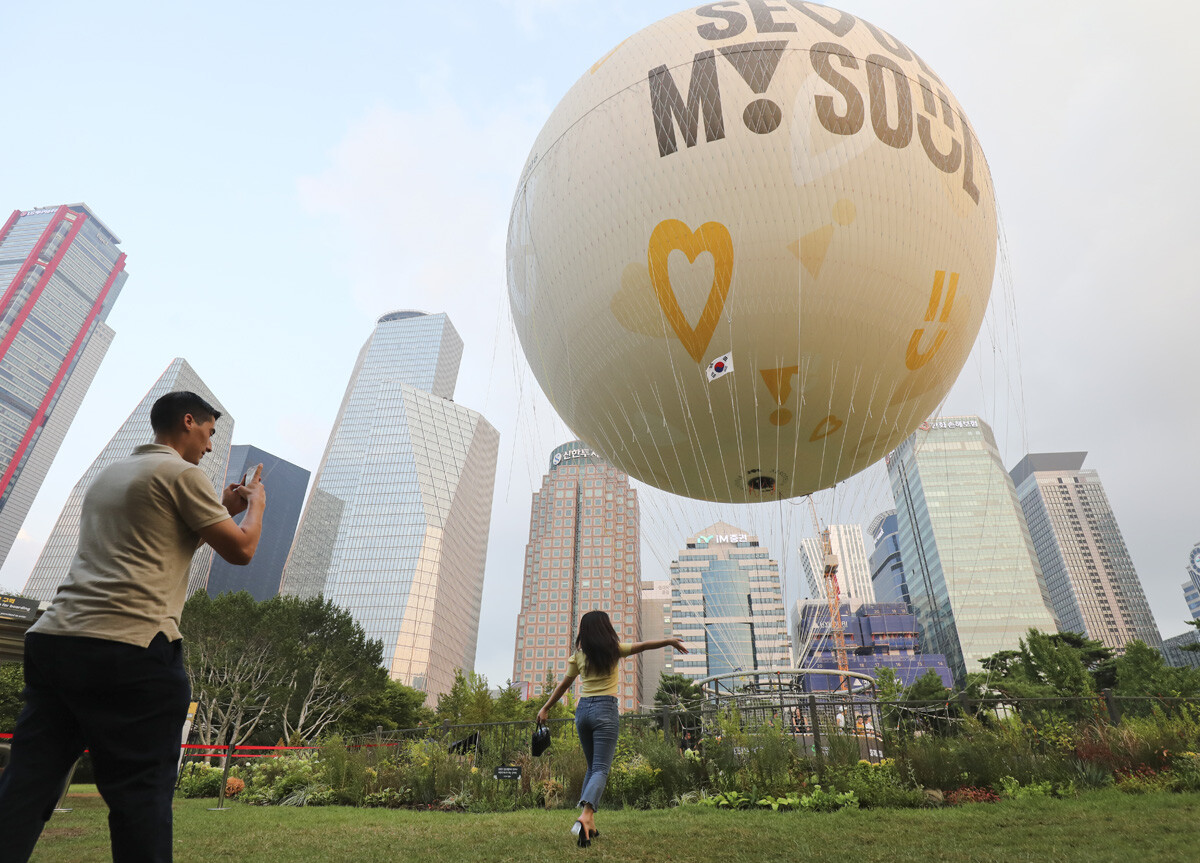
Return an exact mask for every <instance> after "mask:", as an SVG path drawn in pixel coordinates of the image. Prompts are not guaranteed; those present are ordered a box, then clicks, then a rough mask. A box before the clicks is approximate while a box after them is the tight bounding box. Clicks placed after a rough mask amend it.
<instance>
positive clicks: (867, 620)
mask: <svg viewBox="0 0 1200 863" xmlns="http://www.w3.org/2000/svg"><path fill="white" fill-rule="evenodd" d="M839 614H840V616H841V620H842V631H843V634H844V637H845V640H846V654H847V656H846V660H847V665H848V670H849V671H856V672H859V673H861V674H869V675H871V676H872V677H874V676H875V674H876V672H877V670H878V669H880V668H890V669H892V670H893V671H894V672H895V673H896V678H897V679H898V680H899V681H900V683H901V684H903V685H904V686H911V685H912V684H913V683H915V682H916V681H917V680H919V679H920V678H921V677H924V676H925V675H926V674H927V673H928V672H929V671H930V670H933V671H936V672H937V675H938V677H940V678H941V680H942V685H944V686H950V685H951V684H952V682H953V675H952V674H951V672H950V666H949V665H948V664H947V663H946V657H945V656H944V655H942V654H940V653H924V654H922V653H918V652H917V619H916V617H914V616H913V615H912V614H911V613H910V612H909V610H908V606H906V605H904V604H903V603H900V602H878V603H865V604H861V605H860V604H857V603H848V602H843V603H841V605H840V606H839ZM792 626H793V630H792V644H793V645H794V647H795V649H796V664H797V666H798V667H800V668H828V669H831V670H832V671H833V672H834V673H833V674H810V675H806V676H805V686H806V687H807V689H808V690H809V691H810V692H830V691H833V690H836V689H837V688H838V687H839V686H840V685H841V677H840V675H838V674H837V673H836V672H837V669H838V664H837V656H836V655H835V653H834V642H833V638H832V636H831V634H830V626H829V606H828V604H827V603H826V602H825V601H824V600H801V601H799V602H797V603H796V608H795V611H794V613H793V615H792Z"/></svg>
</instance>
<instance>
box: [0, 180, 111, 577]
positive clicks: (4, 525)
mask: <svg viewBox="0 0 1200 863" xmlns="http://www.w3.org/2000/svg"><path fill="white" fill-rule="evenodd" d="M120 242H121V241H120V239H119V238H118V237H117V236H116V234H114V233H113V232H112V231H110V230H109V229H108V228H107V227H106V226H105V225H104V223H103V222H101V221H100V220H99V219H98V218H96V214H95V213H93V212H92V211H91V210H90V209H88V207H87V206H86V205H85V204H70V205H64V206H61V207H42V208H40V209H36V210H16V211H14V212H13V213H12V215H11V216H9V217H8V220H7V221H6V222H4V224H3V226H0V294H2V296H0V563H3V562H4V559H5V558H6V557H7V556H8V552H9V550H10V549H11V548H12V544H13V541H14V540H15V539H16V537H17V531H19V530H20V529H21V524H22V523H23V522H24V521H25V516H26V515H28V514H29V508H30V507H31V506H32V505H33V499H34V498H35V497H36V496H37V493H38V489H40V488H41V485H42V481H43V480H44V479H45V478H46V473H47V472H48V471H49V470H50V464H51V462H52V461H54V456H55V455H57V454H58V448H59V447H60V446H61V445H62V442H63V438H64V437H65V436H66V433H67V429H68V428H69V427H70V425H71V421H72V420H74V419H75V413H76V411H78V410H79V405H80V403H81V402H82V401H83V397H84V394H85V393H86V392H87V389H88V387H89V386H91V383H92V378H94V377H95V375H96V370H97V369H98V368H99V367H100V361H101V360H102V359H104V355H105V353H107V352H108V347H109V345H110V344H111V343H112V339H113V331H112V330H111V329H110V328H109V327H108V325H107V324H105V323H104V320H105V318H107V317H108V313H109V312H110V311H111V310H112V307H113V304H114V303H115V302H116V299H117V296H118V295H119V294H120V293H121V288H122V287H123V286H124V284H125V280H126V278H127V274H126V273H125V253H124V252H121V251H120V250H119V249H118V248H117V245H118V244H119V243H120Z"/></svg>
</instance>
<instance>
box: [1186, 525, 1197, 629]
mask: <svg viewBox="0 0 1200 863" xmlns="http://www.w3.org/2000/svg"><path fill="white" fill-rule="evenodd" d="M1187 576H1188V580H1187V581H1185V582H1184V583H1183V599H1184V601H1185V602H1186V603H1187V607H1188V611H1190V612H1191V614H1192V620H1200V542H1198V543H1196V544H1195V545H1194V546H1192V550H1191V552H1190V553H1189V554H1188V562H1187Z"/></svg>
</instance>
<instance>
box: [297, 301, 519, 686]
mask: <svg viewBox="0 0 1200 863" xmlns="http://www.w3.org/2000/svg"><path fill="white" fill-rule="evenodd" d="M461 357H462V340H461V339H460V338H459V336H458V333H457V332H456V331H455V329H454V327H453V325H452V324H451V323H450V320H449V318H448V317H447V316H446V315H445V314H435V315H428V314H425V313H424V312H414V311H400V312H392V313H390V314H386V315H384V316H383V317H381V318H380V319H379V320H378V322H377V323H376V326H375V330H374V332H372V334H371V337H370V338H369V339H367V342H366V344H365V345H363V348H362V350H361V351H360V352H359V355H358V362H357V363H356V364H355V367H354V372H353V374H352V375H351V376H350V383H349V385H348V386H347V387H346V394H345V396H344V397H343V399H342V405H341V408H340V409H339V411H338V416H337V420H336V421H335V422H334V426H333V431H332V432H331V433H330V436H329V442H328V444H327V445H326V448H325V455H324V457H323V458H322V459H321V465H320V467H319V468H318V470H317V476H316V479H315V480H314V481H313V489H312V491H311V492H310V494H309V499H308V504H307V505H306V507H305V509H304V514H303V516H302V517H301V519H300V527H299V528H298V529H297V531H296V541H295V543H294V544H293V546H292V552H291V555H290V556H289V558H288V562H287V565H286V567H285V569H284V573H283V584H282V585H281V587H280V593H282V594H287V595H294V596H302V597H307V596H315V595H317V594H323V595H324V596H325V597H326V598H327V599H331V600H333V602H335V603H336V604H337V605H340V606H342V607H344V608H346V609H348V610H349V611H350V612H351V613H352V614H353V615H354V618H355V620H357V621H358V623H359V624H360V625H361V626H362V627H363V629H365V630H366V632H367V635H368V637H370V638H378V639H382V641H383V661H384V666H385V667H386V668H387V670H388V673H389V674H390V675H391V676H392V678H393V679H396V680H400V681H401V682H403V683H405V684H406V685H408V686H412V687H415V688H417V689H421V690H423V691H425V692H426V693H428V695H429V700H428V702H427V703H429V704H434V703H436V701H437V697H438V696H439V695H441V694H442V693H444V692H448V691H449V690H450V687H451V686H452V685H453V683H454V671H455V669H456V668H461V669H463V670H464V671H471V670H473V669H474V667H475V644H476V640H477V638H478V635H479V607H480V602H481V599H482V593H483V572H484V563H485V561H486V558H487V541H488V527H489V525H490V522H491V513H492V492H493V487H494V486H495V480H496V453H497V450H498V448H499V443H500V437H499V434H498V433H497V431H496V430H495V429H494V428H493V427H492V426H491V425H490V424H489V423H488V422H487V420H485V419H484V418H483V417H482V416H481V415H480V414H478V413H477V412H475V411H473V410H470V409H468V408H465V407H463V406H462V405H458V404H455V403H454V401H453V399H452V397H453V395H454V384H455V381H456V379H457V377H458V365H459V360H460V358H461Z"/></svg>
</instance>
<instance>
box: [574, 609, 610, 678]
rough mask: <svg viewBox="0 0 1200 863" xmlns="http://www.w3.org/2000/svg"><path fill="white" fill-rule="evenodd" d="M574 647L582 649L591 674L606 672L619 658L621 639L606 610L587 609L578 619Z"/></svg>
mask: <svg viewBox="0 0 1200 863" xmlns="http://www.w3.org/2000/svg"><path fill="white" fill-rule="evenodd" d="M575 648H576V649H577V650H582V651H583V655H584V658H585V659H587V665H588V671H589V672H590V673H591V674H608V673H609V672H611V671H612V670H613V667H614V666H616V664H617V660H619V659H620V658H621V640H620V639H619V638H617V631H616V630H615V629H613V625H612V621H611V620H609V619H608V612H606V611H589V612H588V613H587V614H585V615H584V616H583V617H582V618H581V619H580V621H579V636H578V637H577V638H576V639H575Z"/></svg>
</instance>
